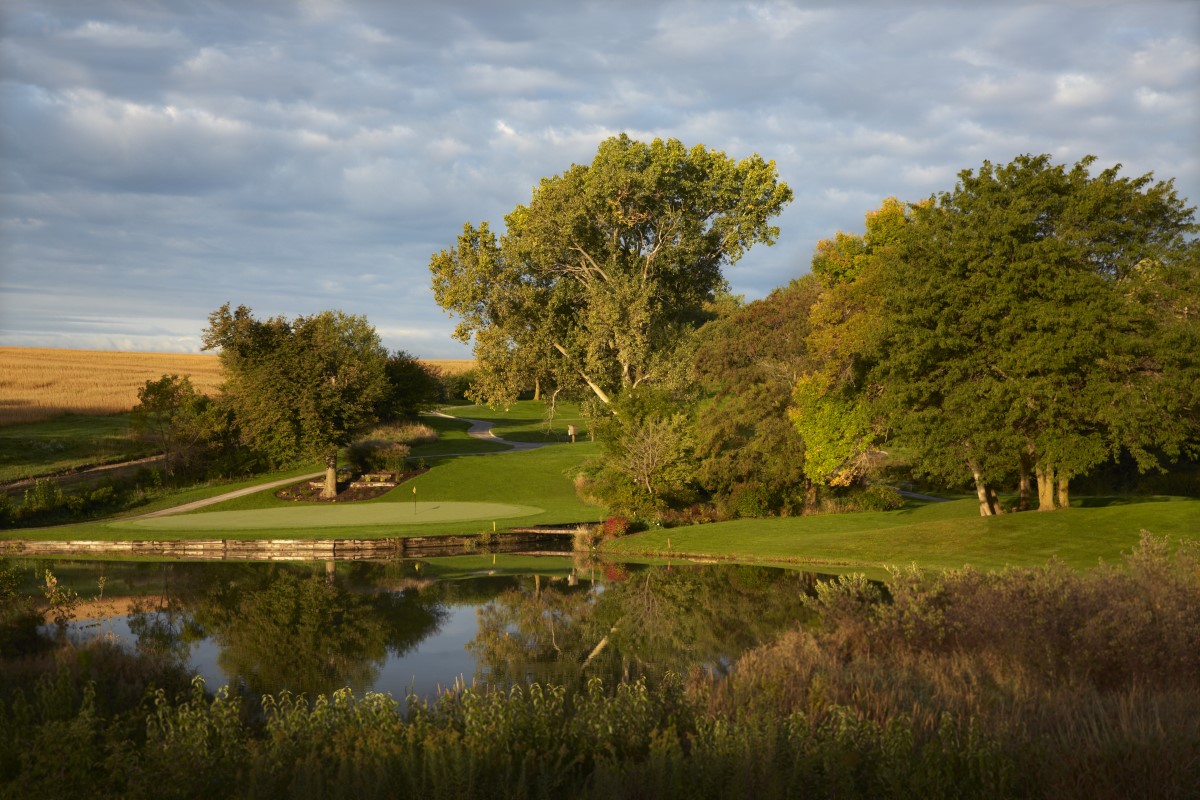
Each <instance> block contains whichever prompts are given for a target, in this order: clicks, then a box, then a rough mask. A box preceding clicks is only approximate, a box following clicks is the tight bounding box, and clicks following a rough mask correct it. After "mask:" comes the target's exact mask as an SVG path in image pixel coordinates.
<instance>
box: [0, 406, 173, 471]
mask: <svg viewBox="0 0 1200 800" xmlns="http://www.w3.org/2000/svg"><path fill="white" fill-rule="evenodd" d="M146 455H152V451H150V450H148V449H147V448H146V446H145V445H144V444H142V443H140V442H135V441H133V440H132V439H131V438H130V436H129V415H128V414H116V415H114V416H107V417H87V416H76V415H67V416H60V417H58V418H56V419H53V420H48V421H44V422H35V423H30V424H28V425H14V426H8V427H0V483H7V482H9V481H16V480H21V479H24V478H34V477H39V476H42V475H55V474H58V473H62V472H66V471H68V470H75V469H80V468H82V467H91V466H96V465H98V464H108V463H111V462H116V461H126V460H128V459H131V458H138V457H140V456H146Z"/></svg>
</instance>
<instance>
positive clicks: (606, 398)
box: [550, 342, 612, 406]
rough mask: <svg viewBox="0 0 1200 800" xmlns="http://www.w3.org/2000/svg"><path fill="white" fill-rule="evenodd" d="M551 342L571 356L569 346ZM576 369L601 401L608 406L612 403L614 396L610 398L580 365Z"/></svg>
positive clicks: (563, 352)
mask: <svg viewBox="0 0 1200 800" xmlns="http://www.w3.org/2000/svg"><path fill="white" fill-rule="evenodd" d="M550 344H551V345H552V346H553V347H554V349H555V350H557V351H558V352H560V353H562V354H563V355H564V356H566V357H567V358H568V359H569V358H570V357H571V355H570V353H568V352H567V348H565V347H563V346H562V345H561V344H559V343H558V342H551V343H550ZM575 371H576V372H578V373H579V377H581V378H583V382H584V383H586V384H587V385H588V386H589V387H591V390H592V391H593V392H595V393H596V397H599V398H600V401H601V402H602V403H604V405H606V406H609V405H612V398H610V397H609V396H608V395H607V394H605V392H604V390H603V389H601V388H600V387H599V386H597V385H596V384H595V383H594V382H593V381H592V379H591V378H589V377H588V376H587V373H586V372H584V371H583V370H581V369H580V368H579V367H575Z"/></svg>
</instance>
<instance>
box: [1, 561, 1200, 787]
mask: <svg viewBox="0 0 1200 800" xmlns="http://www.w3.org/2000/svg"><path fill="white" fill-rule="evenodd" d="M885 593H886V594H888V595H890V597H891V600H890V602H889V601H885V600H884V599H883V595H884V594H885ZM810 606H811V609H810V610H811V611H812V613H813V617H812V620H811V621H810V622H809V623H808V624H807V625H806V626H805V627H799V628H796V629H795V630H793V631H791V632H790V633H788V634H786V635H785V637H784V638H782V639H781V640H780V641H778V642H777V643H775V644H773V645H770V646H767V647H765V648H762V649H760V650H758V651H755V652H754V653H752V654H750V655H748V656H746V657H743V659H742V660H741V661H739V663H738V664H737V666H736V668H735V669H734V671H733V674H732V677H731V678H729V679H728V680H726V681H725V682H714V681H712V680H711V679H709V678H707V677H706V676H704V675H703V674H697V675H694V676H691V677H690V678H689V679H688V680H687V681H681V680H679V679H672V678H668V679H666V680H665V681H663V682H662V683H660V684H657V685H654V686H648V685H647V684H645V683H644V682H638V683H634V684H623V685H621V686H619V687H616V688H615V689H609V688H607V687H604V686H602V685H601V684H600V683H599V682H598V681H592V682H591V683H589V684H588V685H587V686H586V687H584V688H582V689H580V690H578V691H568V690H566V689H564V688H562V687H544V686H531V687H529V688H520V687H517V688H514V689H512V690H510V691H507V692H505V691H495V692H486V691H475V690H473V689H468V688H459V689H458V690H457V691H455V692H453V693H451V694H448V695H446V696H443V697H442V698H441V699H440V701H438V702H436V703H423V702H417V701H410V702H408V703H407V704H404V703H400V702H397V701H396V700H394V699H393V698H391V697H389V696H386V695H378V694H367V695H364V696H362V697H356V696H355V695H353V694H352V693H350V692H349V691H348V690H347V691H342V692H337V693H335V694H334V695H333V696H332V697H324V696H322V697H318V698H316V699H315V700H314V701H313V702H308V701H306V700H305V699H303V698H297V697H293V696H289V695H281V696H274V697H272V696H268V697H265V698H263V700H262V704H261V710H260V709H255V708H252V707H250V706H248V705H247V704H245V702H244V700H242V699H241V698H239V697H236V696H231V695H230V694H228V693H226V692H218V693H217V695H216V696H215V697H214V696H212V695H209V694H206V693H205V691H204V689H203V686H202V685H196V686H195V687H194V689H193V692H192V693H191V694H190V695H182V696H178V697H177V698H176V699H172V698H171V694H170V693H169V692H168V691H160V692H159V693H158V694H157V695H155V696H154V697H152V698H151V699H150V700H147V701H143V702H142V704H140V705H137V706H135V707H133V708H132V709H131V710H130V711H128V712H127V713H125V714H113V713H112V710H111V706H108V707H104V706H103V705H102V703H103V702H104V700H105V698H106V697H107V696H108V695H107V693H102V692H97V691H95V690H89V689H88V688H86V687H87V683H86V682H85V680H84V679H85V678H87V677H88V676H80V677H74V676H73V675H72V674H69V673H67V674H64V672H63V671H62V670H60V671H59V673H58V674H57V676H51V677H47V678H43V679H42V680H41V681H39V683H38V685H37V687H36V688H35V689H34V690H33V691H32V692H29V693H28V694H25V693H21V694H17V693H15V692H14V694H13V696H12V700H11V701H10V702H8V703H4V702H0V794H4V793H5V792H7V793H8V794H9V796H14V797H40V796H73V795H78V796H120V797H162V796H179V797H203V796H219V797H353V798H356V800H366V798H372V797H398V796H403V797H408V796H419V797H422V798H429V799H430V800H432V798H441V797H446V798H474V797H480V798H493V797H512V798H525V797H545V798H551V797H572V798H589V797H596V798H600V797H605V798H607V797H625V798H651V797H653V798H672V797H772V798H774V797H841V798H855V797H870V798H877V797H882V798H908V797H922V798H950V797H971V798H1010V797H1046V798H1055V800H1071V799H1072V798H1088V799H1089V800H1092V799H1093V798H1114V799H1115V798H1126V797H1147V798H1149V797H1154V798H1191V797H1195V796H1196V794H1195V789H1196V787H1197V786H1200V725H1198V724H1197V719H1198V718H1200V668H1198V664H1200V558H1198V555H1197V548H1196V547H1195V546H1185V547H1182V548H1180V549H1179V551H1178V552H1177V553H1176V554H1175V555H1174V556H1172V555H1170V554H1169V549H1168V548H1167V546H1166V543H1165V542H1163V541H1157V540H1153V539H1149V538H1146V539H1143V542H1142V544H1141V546H1140V547H1139V548H1138V549H1137V550H1136V551H1135V552H1134V553H1133V554H1132V555H1131V556H1130V557H1129V558H1128V559H1127V563H1126V564H1125V566H1124V567H1122V568H1116V567H1112V568H1104V569H1099V570H1094V571H1091V572H1088V573H1079V572H1075V571H1071V570H1066V569H1064V568H1062V567H1061V566H1060V565H1056V564H1051V565H1049V566H1047V567H1042V568H1023V569H1014V570H1007V571H1004V572H1001V573H995V574H980V573H975V572H973V571H970V570H965V571H961V572H957V573H948V574H945V575H930V576H925V575H921V574H918V573H916V572H908V573H896V574H895V575H893V578H892V580H890V581H889V582H888V583H887V585H886V586H885V587H884V591H881V589H880V587H879V586H877V585H874V584H870V583H868V582H867V581H865V580H862V579H860V578H844V579H841V580H840V581H839V582H837V583H833V584H825V585H824V586H823V588H822V589H820V590H819V592H818V595H817V596H816V597H815V598H814V599H813V600H812V601H811V602H810ZM77 662H80V663H81V662H82V660H79V659H77ZM126 669H128V668H126ZM133 672H134V674H136V670H134V671H133ZM126 696H130V695H129V694H128V693H127V694H126Z"/></svg>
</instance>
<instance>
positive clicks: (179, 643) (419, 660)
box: [38, 558, 816, 697]
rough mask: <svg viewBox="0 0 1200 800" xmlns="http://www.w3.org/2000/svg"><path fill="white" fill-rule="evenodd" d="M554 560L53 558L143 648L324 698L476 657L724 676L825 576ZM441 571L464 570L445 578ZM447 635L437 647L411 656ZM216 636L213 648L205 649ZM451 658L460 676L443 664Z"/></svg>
mask: <svg viewBox="0 0 1200 800" xmlns="http://www.w3.org/2000/svg"><path fill="white" fill-rule="evenodd" d="M540 563H541V564H544V569H545V571H546V572H547V573H548V574H544V575H520V576H518V575H504V574H495V575H485V574H481V573H482V572H483V570H481V571H480V572H467V571H466V570H464V569H463V568H462V566H461V565H459V564H450V563H446V564H443V565H437V564H432V563H427V564H424V565H423V567H424V568H421V567H419V566H418V565H417V564H416V563H415V562H411V561H409V562H403V561H389V562H353V563H344V562H343V563H339V564H336V565H334V564H329V565H326V564H319V563H318V564H303V563H300V564H297V563H287V564H279V563H275V564H261V563H260V564H252V563H231V562H223V563H195V562H192V563H169V564H148V563H144V562H143V563H137V562H123V563H121V562H105V563H103V564H99V563H95V562H93V563H91V564H85V563H83V562H60V563H58V564H43V563H42V562H38V566H41V567H50V568H52V569H58V570H60V571H61V572H63V574H64V575H68V576H69V577H71V579H72V580H73V581H75V582H76V583H78V584H80V585H86V584H89V583H91V584H94V583H95V578H94V575H95V573H96V572H100V573H102V574H105V575H106V576H107V587H108V588H107V589H106V597H108V596H109V594H108V593H111V595H112V596H114V597H120V598H122V600H123V602H125V604H126V607H128V608H129V609H130V610H129V614H128V617H127V618H126V621H127V624H128V627H129V631H130V632H131V633H132V634H133V635H134V636H135V637H136V642H135V643H134V645H133V646H136V648H137V649H138V650H140V651H142V652H144V653H146V654H151V655H154V656H156V657H160V658H163V657H165V658H168V659H170V660H171V661H175V662H178V663H179V664H180V665H181V666H184V667H187V666H188V665H189V664H191V663H193V657H194V656H200V660H199V662H197V666H202V665H208V671H207V673H206V674H208V675H209V676H210V678H211V679H212V680H213V681H216V680H221V681H222V682H224V681H228V682H229V683H231V684H232V685H233V686H234V687H235V688H236V689H238V690H240V691H242V692H245V693H248V694H258V693H267V692H270V693H274V692H279V691H282V690H285V689H286V690H289V691H291V692H293V693H304V694H305V695H307V696H309V697H313V696H315V695H316V694H328V693H331V692H333V691H336V690H338V689H341V688H344V687H346V686H349V687H351V688H352V689H354V690H356V691H364V690H368V689H371V690H376V691H391V692H393V694H396V695H397V696H399V695H402V694H403V693H404V692H405V691H406V690H407V687H409V686H411V685H412V683H413V681H414V675H419V680H421V681H423V682H427V684H430V683H435V682H436V683H437V684H440V685H441V686H447V685H452V684H453V682H454V679H455V678H456V677H457V676H458V675H459V674H460V671H461V664H462V661H461V659H462V658H463V656H464V655H469V656H471V657H473V658H474V660H475V664H474V667H473V668H474V669H475V678H476V680H477V681H478V682H480V683H492V684H497V685H500V686H507V685H510V684H514V683H526V682H530V681H538V682H542V683H561V684H567V685H578V684H580V683H581V682H583V681H584V680H586V679H587V678H589V677H592V676H596V677H601V678H603V679H604V681H605V682H606V684H607V685H612V684H614V683H615V682H616V681H619V680H625V681H632V680H636V679H638V678H641V677H643V676H646V677H648V678H650V679H652V680H653V679H655V678H657V677H658V676H661V675H662V674H663V673H665V672H667V671H672V672H677V673H680V674H684V675H686V674H689V673H691V672H692V671H694V670H704V671H707V672H711V673H712V674H714V675H716V676H718V677H719V676H723V675H725V674H727V673H728V671H729V669H730V668H731V665H732V664H733V662H734V661H735V660H736V659H737V658H738V657H739V656H740V655H741V654H742V653H743V652H745V650H747V649H748V648H751V647H755V646H757V645H760V644H763V643H766V642H769V641H771V640H773V639H774V638H775V636H776V635H777V634H778V633H779V632H780V631H781V630H782V629H784V628H785V627H787V626H789V625H791V624H795V622H796V621H797V619H799V618H801V617H802V616H803V615H804V613H805V612H804V610H803V607H802V599H803V597H804V596H805V595H806V594H808V593H810V592H811V589H812V585H813V582H814V580H815V579H816V577H815V576H813V575H810V574H805V573H798V572H790V571H786V570H779V569H773V568H765V567H746V566H735V565H683V566H680V565H675V566H671V567H637V566H627V565H611V564H610V565H604V564H597V565H595V566H594V567H593V568H591V569H586V570H585V571H580V570H579V569H576V570H574V571H572V569H571V562H570V560H569V559H565V558H564V559H553V558H550V559H546V560H545V561H544V562H540ZM439 568H440V569H443V570H445V574H448V575H449V576H452V577H454V578H455V579H447V578H441V579H439V578H438V577H436V573H437V572H438V569H439ZM489 571H490V570H489ZM430 573H434V574H432V575H431V574H430ZM568 573H569V574H570V577H567V576H568ZM455 609H475V621H474V624H470V625H468V626H467V627H465V628H460V626H459V625H458V624H457V623H456V624H455V625H453V626H449V627H448V629H447V630H446V631H445V633H444V635H443V634H442V628H443V627H444V626H446V623H447V621H448V620H451V619H456V620H457V619H461V618H462V615H461V614H460V613H457V612H456V611H455ZM435 634H437V635H438V638H437V639H436V640H434V641H435V643H434V644H433V646H432V647H430V648H429V649H422V653H421V654H420V655H419V656H414V660H413V661H412V662H411V664H409V663H401V662H403V661H404V659H402V658H401V657H402V656H405V655H406V654H413V653H414V651H416V650H418V649H419V648H422V643H423V642H426V641H427V640H429V639H430V637H433V636H434V635H435ZM201 642H208V643H210V644H211V645H213V647H212V648H211V649H207V650H203V651H202V650H200V649H198V648H199V647H200V643H201ZM462 648H465V650H466V653H464V652H463V649H462ZM443 653H444V654H445V655H441V654H443ZM439 659H440V660H439ZM201 662H202V663H201ZM213 662H215V666H216V667H217V668H219V671H220V673H221V676H220V677H219V678H218V677H214V672H215V671H216V670H214V669H213V668H212V665H213ZM451 662H453V665H454V668H453V672H449V673H446V674H443V673H442V672H440V671H439V670H441V669H443V666H444V665H447V664H450V663H451ZM466 669H467V674H468V675H469V674H470V670H471V669H472V667H471V666H467V668H466ZM214 688H215V685H214Z"/></svg>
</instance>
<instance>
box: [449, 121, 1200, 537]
mask: <svg viewBox="0 0 1200 800" xmlns="http://www.w3.org/2000/svg"><path fill="white" fill-rule="evenodd" d="M1094 166H1095V159H1094V158H1093V157H1090V156H1089V157H1087V158H1084V159H1082V160H1080V161H1079V162H1077V163H1076V164H1074V165H1071V166H1067V165H1059V164H1054V163H1053V161H1052V159H1051V157H1050V156H1047V155H1039V156H1033V155H1023V156H1019V157H1017V158H1016V159H1014V160H1013V161H1012V162H1011V163H1009V164H1003V165H998V164H992V163H990V162H986V161H985V162H984V163H983V164H982V165H981V166H980V167H979V168H978V169H976V170H969V169H968V170H964V171H962V172H961V173H960V174H959V176H958V183H957V184H956V186H955V187H954V188H953V189H952V190H949V191H944V192H941V193H938V194H935V195H933V196H931V197H928V198H923V199H921V200H918V201H915V202H902V201H900V200H898V199H896V198H889V199H887V200H885V201H884V202H883V203H882V205H881V207H880V208H878V209H876V210H874V211H871V212H870V213H868V214H867V215H866V224H865V230H864V231H863V232H862V233H844V232H839V233H837V234H836V235H835V236H833V237H831V238H829V239H826V240H823V241H821V242H820V243H819V244H818V246H817V248H816V251H815V253H814V255H813V258H812V265H811V271H810V273H809V274H807V275H804V276H802V277H800V278H797V279H796V280H794V281H792V282H791V283H790V284H789V285H788V286H786V287H783V288H781V289H779V290H777V291H776V292H774V293H773V294H771V295H770V296H769V297H767V298H765V299H763V300H759V301H756V302H753V303H748V304H747V303H743V302H742V301H741V300H740V298H736V297H732V296H730V295H729V293H728V286H727V284H726V282H725V278H724V275H723V269H724V268H725V267H727V266H729V265H731V264H733V263H735V262H736V261H737V260H738V258H740V257H741V256H742V255H743V254H744V253H745V252H746V250H747V249H748V248H749V247H751V246H752V245H754V244H758V243H764V244H767V245H771V244H773V243H774V241H775V238H776V237H777V235H778V228H776V227H774V226H773V225H771V224H770V222H771V220H772V219H773V218H774V217H775V216H777V215H778V214H779V213H780V211H781V210H782V208H783V207H784V205H785V204H786V203H787V202H788V201H789V200H790V199H791V190H790V189H789V188H788V187H787V185H786V184H785V183H783V182H782V181H780V180H779V179H778V176H777V174H776V169H775V165H774V163H773V162H770V161H766V160H764V159H762V158H761V157H759V156H757V155H754V156H751V157H749V158H746V159H743V160H741V161H735V160H734V159H731V158H729V157H727V156H725V155H724V154H723V153H721V152H718V151H713V150H709V149H707V148H705V147H704V146H702V145H698V146H696V147H693V148H690V149H689V148H686V147H685V146H684V145H682V144H681V143H679V142H678V141H675V140H668V141H661V140H655V141H654V142H652V143H649V144H645V143H641V142H636V141H633V140H631V139H629V138H628V137H627V136H624V135H622V136H619V137H614V138H612V139H609V140H607V141H605V142H604V143H602V144H601V145H600V148H599V150H598V152H597V154H596V157H595V159H594V160H593V161H592V163H591V164H589V165H573V166H571V167H570V168H569V169H568V170H567V171H565V172H564V173H562V174H561V175H558V176H554V177H550V178H545V179H543V180H542V182H541V183H540V184H539V185H538V186H537V187H536V188H535V189H534V191H533V195H532V198H531V201H530V203H529V204H528V205H518V206H517V207H516V208H515V209H514V210H513V211H512V212H511V213H510V214H508V215H507V216H506V217H505V230H504V233H503V234H502V235H501V236H500V237H499V238H497V236H496V235H495V233H494V232H493V231H492V229H491V227H490V226H489V224H488V223H487V222H483V223H480V224H479V225H477V226H476V225H472V224H470V223H468V224H467V225H466V226H464V229H463V233H462V235H460V236H459V238H458V242H457V244H456V246H454V247H451V248H448V249H446V250H443V251H441V252H439V253H437V254H435V255H434V256H433V257H432V259H431V263H430V270H431V272H432V276H433V289H434V294H435V297H436V299H437V301H438V302H439V303H440V304H441V305H442V306H443V307H444V308H445V309H446V310H448V311H449V312H451V313H454V314H456V315H457V316H458V317H459V319H460V324H459V326H458V329H457V331H456V336H458V337H459V338H460V339H462V340H463V341H469V340H471V339H473V340H474V344H475V354H476V358H477V360H478V363H479V367H480V378H479V380H478V381H476V382H475V384H474V386H473V389H472V395H473V398H474V399H476V400H478V401H481V402H488V403H492V404H500V405H504V404H508V403H511V402H512V401H513V400H514V399H515V398H516V397H518V396H519V395H520V393H521V392H529V391H532V392H533V393H534V396H538V395H540V394H543V393H546V392H549V391H553V392H555V393H560V392H561V393H565V394H564V396H574V397H577V398H578V399H580V400H581V401H583V405H584V408H585V411H587V412H589V413H591V415H592V416H593V419H594V423H595V428H596V430H597V431H598V432H599V433H600V434H601V438H602V440H603V442H604V448H605V455H604V456H603V457H602V458H601V459H599V460H598V461H597V462H595V463H594V464H593V465H592V466H591V470H590V473H591V477H592V480H593V483H592V487H591V489H592V491H594V492H595V493H596V494H597V495H598V496H600V497H601V498H602V499H604V500H605V501H606V502H608V503H609V504H610V505H611V506H613V507H615V508H617V509H623V510H628V511H631V512H634V513H638V514H641V515H658V516H660V517H661V516H662V515H664V514H669V513H672V509H675V510H678V509H681V508H689V509H693V510H696V509H701V510H702V509H704V508H711V509H715V510H716V513H720V514H726V515H728V514H733V515H736V514H747V515H757V514H762V513H803V512H807V511H812V510H814V509H817V508H819V507H823V506H824V507H828V506H829V504H830V503H831V502H833V503H835V504H836V502H837V500H838V498H846V497H857V500H856V501H855V502H857V503H858V505H859V507H877V506H878V507H886V506H887V505H890V504H894V503H895V502H896V497H895V495H894V493H892V492H890V491H889V490H888V489H887V487H886V486H885V485H884V483H885V481H884V480H882V479H881V478H882V476H881V475H880V468H881V465H883V464H886V463H895V462H896V461H897V460H898V456H901V455H902V456H903V459H904V460H905V461H906V462H907V463H908V465H909V467H910V469H911V471H912V473H913V474H915V475H917V476H918V477H920V476H925V477H927V478H929V479H930V480H934V481H937V482H939V483H940V484H941V485H943V486H951V487H957V486H973V487H974V489H975V492H976V494H977V496H978V498H979V505H980V513H981V514H984V515H991V514H997V513H1001V512H1003V511H1005V510H1008V508H1016V509H1026V508H1031V507H1033V506H1034V497H1035V493H1036V506H1037V507H1038V508H1039V509H1041V510H1050V509H1054V508H1060V507H1065V506H1066V505H1067V504H1068V503H1069V501H1070V483H1071V481H1072V480H1073V479H1075V478H1077V477H1080V476H1084V475H1087V474H1088V473H1089V471H1091V470H1093V469H1095V468H1097V467H1099V466H1101V465H1104V464H1106V463H1112V462H1113V461H1115V460H1123V461H1127V462H1129V463H1131V464H1132V465H1133V466H1134V467H1135V468H1136V469H1137V470H1138V471H1140V472H1146V471H1152V470H1163V469H1166V468H1167V467H1168V466H1169V465H1171V464H1172V463H1176V462H1179V461H1181V460H1188V459H1195V457H1196V455H1197V454H1198V453H1200V405H1198V402H1200V363H1198V362H1197V356H1196V354H1197V353H1200V315H1198V311H1197V309H1198V306H1200V245H1198V243H1197V240H1196V238H1195V233H1196V231H1197V225H1196V222H1195V209H1194V208H1192V207H1189V206H1188V205H1187V201H1186V199H1184V198H1181V197H1179V196H1178V194H1177V192H1176V191H1175V188H1174V185H1173V182H1172V181H1171V180H1167V181H1157V180H1155V179H1154V178H1153V176H1152V175H1151V174H1147V175H1142V176H1139V177H1133V178H1130V177H1124V176H1122V175H1121V174H1120V165H1116V166H1113V167H1111V168H1107V169H1103V170H1099V171H1096V170H1094V169H1093V167H1094ZM1010 489H1011V490H1012V493H1013V496H1014V497H1015V500H1012V501H1009V505H1007V506H1006V504H1005V500H1003V499H1002V498H1001V492H1002V491H1006V490H1010Z"/></svg>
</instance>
